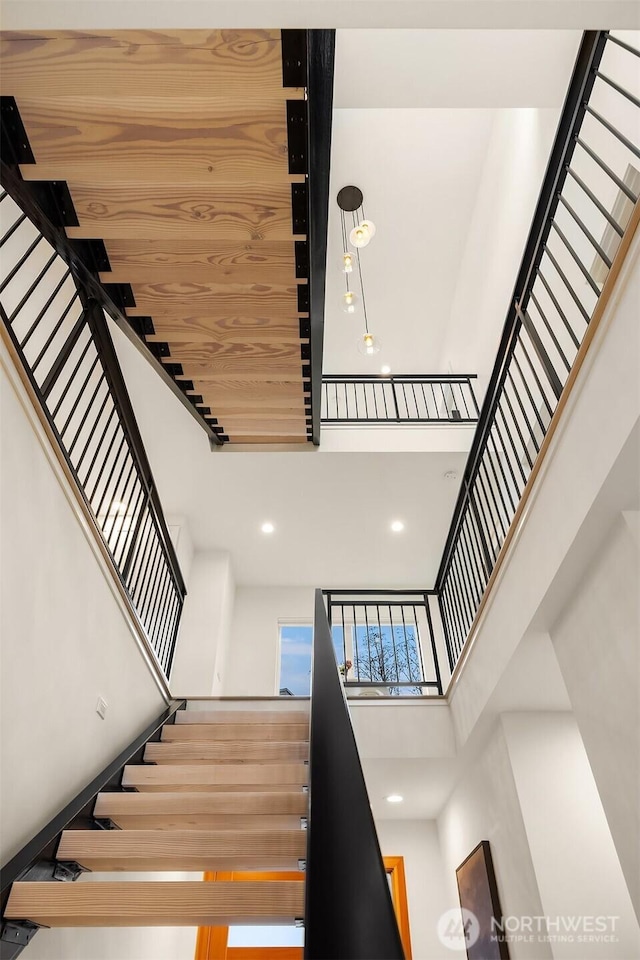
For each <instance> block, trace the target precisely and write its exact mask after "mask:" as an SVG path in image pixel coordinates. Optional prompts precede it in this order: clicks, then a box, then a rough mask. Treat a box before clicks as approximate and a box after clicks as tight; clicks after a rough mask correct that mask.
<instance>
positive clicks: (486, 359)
mask: <svg viewBox="0 0 640 960" xmlns="http://www.w3.org/2000/svg"><path fill="white" fill-rule="evenodd" d="M558 116H559V110H558V109H551V108H546V109H536V108H534V107H531V108H529V109H524V108H521V109H517V110H516V109H511V110H496V111H495V118H494V122H493V129H492V132H491V138H490V140H489V146H488V149H487V154H486V159H485V163H484V168H483V171H482V177H481V180H480V186H479V188H478V192H477V196H476V203H475V207H474V211H473V216H472V218H471V221H470V223H469V226H468V234H467V243H466V247H465V251H464V255H463V258H462V260H461V262H460V268H459V271H458V280H457V285H456V291H455V296H454V298H453V305H452V308H451V315H450V318H449V324H448V332H447V335H446V339H445V341H444V344H443V349H442V354H441V357H440V363H439V366H438V369H440V370H447V369H451V370H453V371H458V370H472V371H473V372H474V373H476V372H477V373H478V374H479V378H478V382H477V395H478V398H479V399H480V400H481V399H482V397H483V396H484V392H485V390H486V385H487V382H488V377H489V374H490V373H491V370H492V368H493V364H494V362H495V357H496V351H497V349H498V342H499V340H500V335H501V333H502V328H503V326H504V322H505V318H506V316H507V311H508V309H509V301H510V297H511V294H512V292H513V286H514V283H515V278H516V273H517V269H518V265H519V263H520V259H521V257H522V253H523V251H524V246H525V243H526V240H527V235H528V232H529V228H530V226H531V220H532V217H533V212H534V210H535V205H536V202H537V199H538V193H539V191H540V185H541V183H542V178H543V176H544V171H545V168H546V165H547V161H548V158H549V152H550V150H551V144H552V142H553V137H554V134H555V130H556V126H557V122H558ZM488 223H490V224H491V230H492V234H491V244H490V248H489V249H487V243H486V231H487V224H488ZM514 264H515V265H516V266H515V267H514Z"/></svg>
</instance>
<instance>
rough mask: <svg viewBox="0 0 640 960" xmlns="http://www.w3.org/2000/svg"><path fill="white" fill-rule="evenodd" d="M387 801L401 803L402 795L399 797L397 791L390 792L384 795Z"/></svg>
mask: <svg viewBox="0 0 640 960" xmlns="http://www.w3.org/2000/svg"><path fill="white" fill-rule="evenodd" d="M385 800H386V801H387V803H402V801H403V800H404V797H401V796H400V794H399V793H390V794H389V796H388V797H385Z"/></svg>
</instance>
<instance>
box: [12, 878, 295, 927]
mask: <svg viewBox="0 0 640 960" xmlns="http://www.w3.org/2000/svg"><path fill="white" fill-rule="evenodd" d="M303 910H304V884H303V883H300V882H298V881H295V880H293V881H287V880H281V881H264V882H262V883H259V882H258V883H253V882H246V883H233V882H223V881H221V882H216V883H204V882H203V881H182V882H175V881H150V882H140V881H122V882H120V881H108V882H96V883H86V882H83V881H82V880H80V881H78V882H76V883H46V882H45V883H41V882H33V883H30V882H18V883H14V884H13V886H12V888H11V894H10V896H9V902H8V904H7V908H6V911H5V916H6V917H7V918H8V919H22V920H24V919H27V920H32V921H34V922H35V923H40V924H42V925H44V926H48V927H91V926H96V927H105V926H113V927H140V926H153V927H160V926H164V927H167V926H170V927H174V926H204V927H207V926H229V925H232V924H236V923H241V924H251V923H255V924H264V923H273V924H286V923H292V922H293V920H294V919H296V918H297V917H302V916H303Z"/></svg>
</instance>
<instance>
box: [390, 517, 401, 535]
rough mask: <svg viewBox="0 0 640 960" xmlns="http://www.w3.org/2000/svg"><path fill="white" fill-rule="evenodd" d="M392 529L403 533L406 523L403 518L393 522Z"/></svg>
mask: <svg viewBox="0 0 640 960" xmlns="http://www.w3.org/2000/svg"><path fill="white" fill-rule="evenodd" d="M391 529H392V530H393V532H394V533H402V531H403V530H404V523H403V522H402V520H394V521H393V523H392V524H391Z"/></svg>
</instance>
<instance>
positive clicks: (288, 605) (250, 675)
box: [223, 557, 315, 697]
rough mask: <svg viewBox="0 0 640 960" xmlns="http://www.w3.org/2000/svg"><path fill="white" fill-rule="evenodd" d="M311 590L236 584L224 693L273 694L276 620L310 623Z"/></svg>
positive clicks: (277, 663) (276, 674)
mask: <svg viewBox="0 0 640 960" xmlns="http://www.w3.org/2000/svg"><path fill="white" fill-rule="evenodd" d="M300 562H301V563H304V558H303V557H302V558H301V560H300ZM314 594H315V591H314V588H313V587H245V586H238V587H237V589H236V598H235V609H234V618H233V626H232V629H231V643H230V646H229V654H228V660H227V667H226V677H225V680H224V683H223V693H224V696H226V697H230V696H243V697H245V696H252V697H272V696H274V694H277V692H278V680H279V676H280V641H279V622H280V621H283V622H289V623H294V624H295V623H311V622H312V621H313V605H314Z"/></svg>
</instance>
